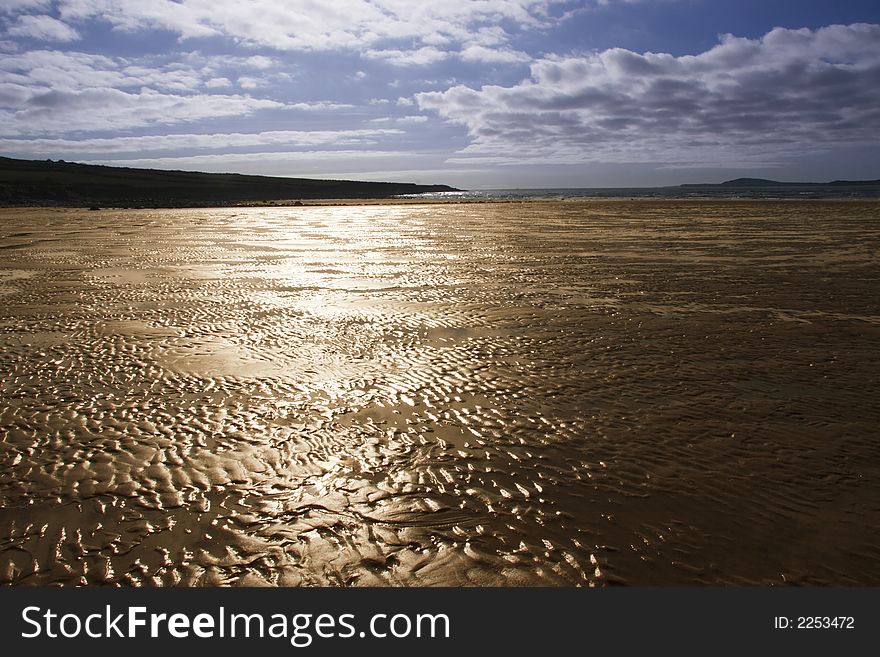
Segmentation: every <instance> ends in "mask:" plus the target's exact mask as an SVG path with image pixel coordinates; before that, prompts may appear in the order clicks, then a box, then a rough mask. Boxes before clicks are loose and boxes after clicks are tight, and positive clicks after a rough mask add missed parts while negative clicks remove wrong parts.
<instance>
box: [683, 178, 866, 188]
mask: <svg viewBox="0 0 880 657" xmlns="http://www.w3.org/2000/svg"><path fill="white" fill-rule="evenodd" d="M863 185H867V186H875V187H876V186H880V180H834V181H832V182H827V183H812V182H780V181H778V180H767V179H766V178H736V179H734V180H725V181H724V182H723V183H717V184H715V183H687V184H684V185H680V187H801V186H805V187H832V186H833V187H843V186H849V187H852V186H863Z"/></svg>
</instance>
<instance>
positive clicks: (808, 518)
mask: <svg viewBox="0 0 880 657" xmlns="http://www.w3.org/2000/svg"><path fill="white" fill-rule="evenodd" d="M878 218H880V203H877V202H859V201H833V202H818V201H804V202H797V203H792V202H788V201H786V202H772V201H760V202H754V201H749V202H745V201H734V200H724V201H718V202H713V201H699V202H697V201H683V200H676V201H647V200H642V201H625V200H613V201H603V200H587V201H584V200H581V201H578V200H567V201H560V202H552V201H550V202H538V203H478V204H434V205H430V204H424V205H414V204H399V205H371V206H339V207H285V208H229V209H198V210H127V211H124V210H119V211H117V210H102V211H99V212H88V211H81V210H60V209H50V210H39V209H26V210H3V211H2V213H0V299H2V310H0V343H2V349H0V464H2V467H0V581H2V582H3V583H5V584H8V585H47V584H57V585H99V584H100V585H134V586H215V585H236V584H243V585H278V586H298V585H321V586H368V585H379V586H386V585H388V586H437V585H456V586H457V585H474V586H484V585H502V586H507V585H510V586H520V585H551V586H574V585H580V586H607V585H614V584H630V585H682V584H684V585H690V584H697V585H740V584H744V585H771V584H772V585H786V584H808V585H830V584H834V585H861V584H873V585H877V584H880V429H878V427H880V397H878V395H877V390H878V378H880V351H878V349H877V345H878V344H880V294H878V292H880V259H878V257H877V256H878V248H880V221H878Z"/></svg>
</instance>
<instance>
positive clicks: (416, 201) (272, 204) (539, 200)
mask: <svg viewBox="0 0 880 657" xmlns="http://www.w3.org/2000/svg"><path fill="white" fill-rule="evenodd" d="M543 203H584V204H594V203H661V204H669V203H723V204H731V203H743V204H751V203H835V204H837V203H880V196H876V197H858V198H839V197H838V198H785V197H776V198H772V197H761V198H742V197H711V196H704V197H693V196H674V197H645V196H569V197H539V196H536V197H525V198H453V199H439V198H385V199H379V198H359V199H332V198H328V199H312V200H308V201H301V200H289V201H282V200H279V201H265V202H242V203H229V204H217V205H161V206H152V205H144V206H114V205H107V206H99V207H96V206H92V207H86V206H77V205H37V204H35V205H0V211H6V210H81V211H85V212H89V211H92V212H95V211H97V212H101V211H107V210H113V211H120V210H133V211H141V210H212V209H234V208H300V207H303V208H307V207H344V206H377V205H378V206H381V205H395V206H396V205H494V204H503V205H511V204H512V205H520V204H543Z"/></svg>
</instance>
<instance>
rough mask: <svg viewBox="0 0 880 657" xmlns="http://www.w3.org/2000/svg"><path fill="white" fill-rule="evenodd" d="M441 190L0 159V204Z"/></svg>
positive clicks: (137, 203) (176, 202)
mask: <svg viewBox="0 0 880 657" xmlns="http://www.w3.org/2000/svg"><path fill="white" fill-rule="evenodd" d="M444 191H458V190H455V189H454V188H452V187H449V186H447V185H416V184H414V183H394V182H387V183H386V182H357V181H349V180H315V179H311V178H275V177H271V176H245V175H240V174H237V173H197V172H193V171H161V170H157V169H131V168H124V167H108V166H98V165H92V164H74V163H72V162H65V161H63V160H59V161H52V160H45V161H40V160H16V159H11V158H7V157H0V206H2V205H5V206H23V205H53V206H73V207H89V206H113V207H194V206H210V205H230V204H237V203H248V202H266V201H277V200H283V201H291V202H293V201H296V200H300V199H318V198H321V199H351V198H388V197H391V196H396V195H398V194H421V193H425V192H444Z"/></svg>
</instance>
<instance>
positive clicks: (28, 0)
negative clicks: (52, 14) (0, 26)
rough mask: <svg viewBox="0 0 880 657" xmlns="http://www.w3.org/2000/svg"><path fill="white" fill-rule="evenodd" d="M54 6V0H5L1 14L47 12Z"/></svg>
mask: <svg viewBox="0 0 880 657" xmlns="http://www.w3.org/2000/svg"><path fill="white" fill-rule="evenodd" d="M51 6H52V0H3V2H2V4H0V14H3V13H7V14H15V13H18V12H20V11H28V10H37V11H46V10H48V9H49V8H50V7H51Z"/></svg>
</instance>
